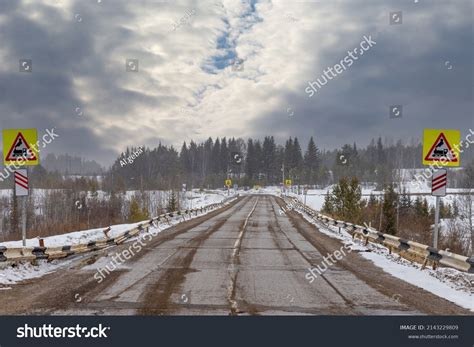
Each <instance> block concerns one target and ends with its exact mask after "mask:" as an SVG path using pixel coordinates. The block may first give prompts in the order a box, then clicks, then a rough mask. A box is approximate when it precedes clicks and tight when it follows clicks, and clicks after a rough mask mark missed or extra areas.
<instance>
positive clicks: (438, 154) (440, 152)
mask: <svg viewBox="0 0 474 347" xmlns="http://www.w3.org/2000/svg"><path fill="white" fill-rule="evenodd" d="M441 158H443V161H446V162H449V163H456V162H457V161H458V157H457V156H456V154H455V153H454V152H453V149H452V147H451V145H450V144H449V141H448V139H446V136H444V134H443V133H441V134H439V136H438V138H437V139H436V140H435V142H434V143H433V145H432V146H431V148H430V150H429V151H428V154H427V155H426V156H425V160H426V161H438V160H439V161H441Z"/></svg>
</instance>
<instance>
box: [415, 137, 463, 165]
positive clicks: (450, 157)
mask: <svg viewBox="0 0 474 347" xmlns="http://www.w3.org/2000/svg"><path fill="white" fill-rule="evenodd" d="M460 143H461V132H460V131H459V130H449V129H425V130H424V132H423V165H434V164H437V163H439V164H438V165H441V166H459V164H460V158H459V145H460Z"/></svg>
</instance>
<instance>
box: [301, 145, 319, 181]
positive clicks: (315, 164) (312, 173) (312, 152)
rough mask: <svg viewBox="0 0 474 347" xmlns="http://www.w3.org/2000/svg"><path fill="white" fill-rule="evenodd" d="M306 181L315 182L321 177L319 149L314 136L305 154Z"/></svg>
mask: <svg viewBox="0 0 474 347" xmlns="http://www.w3.org/2000/svg"><path fill="white" fill-rule="evenodd" d="M304 167H305V183H308V184H315V183H316V182H317V181H318V179H319V177H318V176H319V150H318V148H317V147H316V144H315V143H314V140H313V137H312V136H311V138H310V139H309V142H308V148H307V150H306V153H305V155H304Z"/></svg>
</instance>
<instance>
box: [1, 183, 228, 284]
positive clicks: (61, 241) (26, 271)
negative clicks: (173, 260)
mask: <svg viewBox="0 0 474 347" xmlns="http://www.w3.org/2000/svg"><path fill="white" fill-rule="evenodd" d="M231 193H232V194H231V196H235V192H231ZM189 194H190V195H191V194H192V197H193V208H200V207H204V206H208V205H210V204H214V203H219V202H222V201H223V200H224V199H225V198H227V197H228V195H226V194H227V193H226V192H223V191H216V192H192V193H191V192H189ZM207 213H209V211H208V212H203V213H198V215H197V216H196V215H193V216H192V218H196V217H199V216H202V215H205V214H207ZM186 220H189V217H188V218H186ZM146 221H149V220H148V219H147V220H145V221H142V222H138V223H132V224H119V225H113V226H111V231H109V232H108V235H109V237H110V238H113V237H116V236H118V235H120V234H122V233H124V232H125V231H127V230H130V229H133V228H134V227H136V226H138V225H139V224H140V223H143V222H146ZM182 221H183V217H182V216H176V217H174V218H173V219H171V220H170V221H169V223H166V222H160V223H159V224H158V228H155V227H151V228H150V231H151V232H153V233H155V232H158V233H159V232H161V231H163V230H166V229H168V228H170V227H172V226H173V225H176V224H178V223H181V222H182ZM104 229H105V228H97V229H90V230H84V231H76V232H71V233H67V234H63V235H55V236H49V237H45V238H44V244H45V246H46V247H58V246H64V245H75V244H80V243H87V242H90V241H95V240H99V239H104V238H105V235H104V233H103V230H104ZM143 233H145V231H142V233H141V234H143ZM139 235H140V234H139ZM139 235H136V236H135V237H133V238H130V239H128V240H126V241H125V242H126V243H127V242H133V241H135V240H136V239H137V238H138V237H139ZM0 246H5V247H8V248H13V247H22V241H8V242H2V243H0ZM26 246H27V247H33V246H39V243H38V239H36V238H33V239H27V240H26ZM84 256H85V255H79V256H78V257H84ZM71 261H72V260H70V259H67V260H66V259H62V260H53V261H51V262H47V261H44V260H40V261H37V265H32V264H30V263H21V264H16V265H14V266H12V265H11V264H9V263H0V284H3V285H9V284H14V283H17V282H20V281H23V280H26V279H31V278H38V277H42V276H44V275H46V274H48V273H51V272H54V271H56V270H57V269H58V268H62V267H65V266H67V265H68V264H69V263H70V262H71ZM8 289H9V287H0V290H8Z"/></svg>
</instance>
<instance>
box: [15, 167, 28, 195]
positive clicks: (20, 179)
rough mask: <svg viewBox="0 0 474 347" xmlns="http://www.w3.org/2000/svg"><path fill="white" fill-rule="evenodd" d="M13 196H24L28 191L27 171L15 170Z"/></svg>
mask: <svg viewBox="0 0 474 347" xmlns="http://www.w3.org/2000/svg"><path fill="white" fill-rule="evenodd" d="M14 176H15V195H16V196H26V195H28V193H29V191H30V189H29V186H28V170H26V169H19V170H15V175H14Z"/></svg>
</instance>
